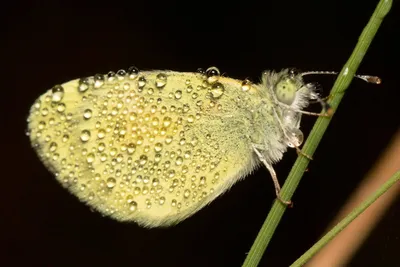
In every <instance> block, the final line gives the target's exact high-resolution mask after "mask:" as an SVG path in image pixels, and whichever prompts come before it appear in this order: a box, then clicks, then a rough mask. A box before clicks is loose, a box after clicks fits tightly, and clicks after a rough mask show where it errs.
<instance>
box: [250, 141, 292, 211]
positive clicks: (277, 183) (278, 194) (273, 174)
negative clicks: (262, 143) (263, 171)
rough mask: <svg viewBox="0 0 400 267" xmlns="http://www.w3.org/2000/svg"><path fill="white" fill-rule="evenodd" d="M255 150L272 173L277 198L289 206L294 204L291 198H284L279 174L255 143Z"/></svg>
mask: <svg viewBox="0 0 400 267" xmlns="http://www.w3.org/2000/svg"><path fill="white" fill-rule="evenodd" d="M253 150H254V152H255V153H256V155H257V156H258V158H259V159H260V161H261V162H262V163H263V164H264V166H265V167H266V168H267V170H268V171H269V173H270V174H271V177H272V181H273V182H274V186H275V194H276V197H277V199H278V200H279V201H280V202H281V203H283V204H285V205H287V206H289V207H291V206H293V203H292V201H290V200H289V201H287V200H284V199H282V197H281V194H280V192H281V186H280V185H279V181H278V177H277V175H276V173H275V170H274V168H273V167H272V165H271V164H270V163H268V162H267V160H266V159H265V157H264V155H263V154H262V153H261V152H260V151H259V150H258V148H257V145H253Z"/></svg>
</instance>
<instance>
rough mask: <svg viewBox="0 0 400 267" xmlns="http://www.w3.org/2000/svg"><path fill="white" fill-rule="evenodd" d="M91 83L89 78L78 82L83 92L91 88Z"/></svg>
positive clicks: (79, 88) (79, 89) (80, 90)
mask: <svg viewBox="0 0 400 267" xmlns="http://www.w3.org/2000/svg"><path fill="white" fill-rule="evenodd" d="M89 86H90V83H89V79H88V78H82V79H80V80H79V82H78V91H79V92H81V93H83V92H86V91H87V90H88V89H89Z"/></svg>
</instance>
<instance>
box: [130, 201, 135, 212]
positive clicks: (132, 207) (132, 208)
mask: <svg viewBox="0 0 400 267" xmlns="http://www.w3.org/2000/svg"><path fill="white" fill-rule="evenodd" d="M136 209H137V203H136V202H135V201H132V202H131V203H129V210H130V211H135V210H136Z"/></svg>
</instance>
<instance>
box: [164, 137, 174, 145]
mask: <svg viewBox="0 0 400 267" xmlns="http://www.w3.org/2000/svg"><path fill="white" fill-rule="evenodd" d="M172 139H173V137H172V136H171V135H167V136H166V137H165V143H166V144H167V145H168V144H171V142H172Z"/></svg>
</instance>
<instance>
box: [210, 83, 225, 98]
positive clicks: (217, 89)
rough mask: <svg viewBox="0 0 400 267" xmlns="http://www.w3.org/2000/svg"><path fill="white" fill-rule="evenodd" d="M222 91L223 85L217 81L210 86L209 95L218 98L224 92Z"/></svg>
mask: <svg viewBox="0 0 400 267" xmlns="http://www.w3.org/2000/svg"><path fill="white" fill-rule="evenodd" d="M224 92H225V87H224V86H223V85H222V84H221V83H219V82H216V83H214V84H213V85H212V87H211V96H212V98H214V99H218V98H220V97H221V96H222V95H223V94H224Z"/></svg>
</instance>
